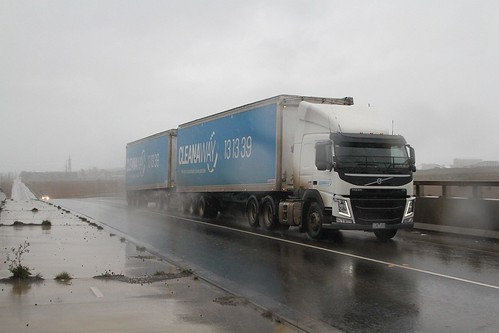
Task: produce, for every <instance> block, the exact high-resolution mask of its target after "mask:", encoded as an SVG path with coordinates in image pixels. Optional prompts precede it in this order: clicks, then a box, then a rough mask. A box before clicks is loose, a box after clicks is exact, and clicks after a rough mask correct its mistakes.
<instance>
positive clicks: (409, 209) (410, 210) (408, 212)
mask: <svg viewBox="0 0 499 333" xmlns="http://www.w3.org/2000/svg"><path fill="white" fill-rule="evenodd" d="M415 201H416V200H410V201H409V202H408V203H407V208H406V209H405V216H409V215H412V214H414V202H415Z"/></svg>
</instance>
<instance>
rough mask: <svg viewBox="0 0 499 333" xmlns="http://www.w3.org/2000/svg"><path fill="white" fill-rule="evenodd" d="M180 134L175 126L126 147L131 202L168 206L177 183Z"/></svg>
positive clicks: (127, 187) (127, 180) (127, 182)
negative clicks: (178, 135) (177, 151)
mask: <svg viewBox="0 0 499 333" xmlns="http://www.w3.org/2000/svg"><path fill="white" fill-rule="evenodd" d="M176 135H177V130H175V129H172V130H168V131H164V132H161V133H157V134H154V135H151V136H148V137H146V138H143V139H140V140H137V141H134V142H130V143H129V144H127V146H126V172H125V176H126V178H125V179H126V180H125V185H126V191H127V201H128V203H129V204H130V205H145V204H147V202H149V201H151V200H152V201H156V202H158V203H159V205H160V206H164V205H165V204H166V203H167V201H168V198H169V196H170V194H171V192H172V191H173V190H174V186H175V166H176V163H174V161H175V160H176V158H175V156H176V140H177V139H176Z"/></svg>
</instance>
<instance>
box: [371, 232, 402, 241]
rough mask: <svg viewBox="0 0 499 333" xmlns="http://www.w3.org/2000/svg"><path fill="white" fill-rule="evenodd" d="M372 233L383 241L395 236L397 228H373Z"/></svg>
mask: <svg viewBox="0 0 499 333" xmlns="http://www.w3.org/2000/svg"><path fill="white" fill-rule="evenodd" d="M374 234H375V235H376V238H377V239H378V240H379V241H380V242H382V243H385V242H388V241H389V240H390V239H392V238H393V237H395V235H396V234H397V229H384V230H374Z"/></svg>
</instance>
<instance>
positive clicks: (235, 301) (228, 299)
mask: <svg viewBox="0 0 499 333" xmlns="http://www.w3.org/2000/svg"><path fill="white" fill-rule="evenodd" d="M213 302H215V303H218V304H220V305H229V306H237V305H246V304H248V300H247V299H246V298H244V297H237V296H222V297H218V298H215V299H214V300H213Z"/></svg>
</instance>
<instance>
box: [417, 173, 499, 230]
mask: <svg viewBox="0 0 499 333" xmlns="http://www.w3.org/2000/svg"><path fill="white" fill-rule="evenodd" d="M414 187H415V192H416V196H417V201H416V216H415V228H417V229H426V230H434V231H442V232H451V233H458V234H465V235H473V236H479V237H487V238H496V239H499V181H433V180H431V181H430V180H427V181H415V182H414Z"/></svg>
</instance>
